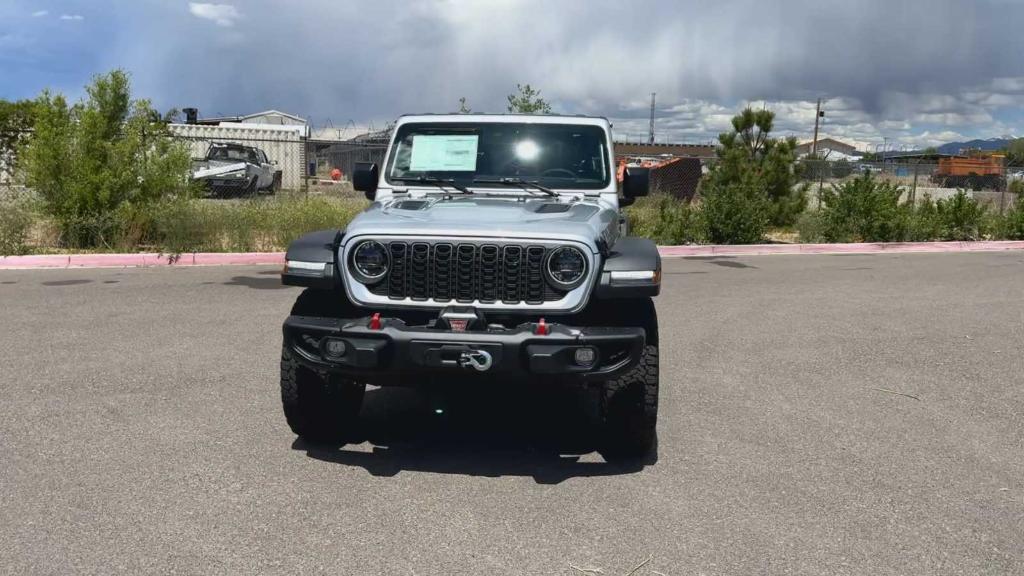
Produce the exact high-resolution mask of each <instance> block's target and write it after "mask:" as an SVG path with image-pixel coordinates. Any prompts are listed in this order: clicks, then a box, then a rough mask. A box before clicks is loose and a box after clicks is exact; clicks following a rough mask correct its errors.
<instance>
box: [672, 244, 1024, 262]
mask: <svg viewBox="0 0 1024 576" xmlns="http://www.w3.org/2000/svg"><path fill="white" fill-rule="evenodd" d="M1003 250H1024V241H1016V240H1000V241H978V242H876V243H856V244H747V245H736V246H731V245H722V244H715V245H702V246H659V247H658V251H659V252H660V253H661V255H662V256H664V257H667V258H671V257H686V256H766V255H770V254H906V253H920V252H932V253H947V252H998V251H1003Z"/></svg>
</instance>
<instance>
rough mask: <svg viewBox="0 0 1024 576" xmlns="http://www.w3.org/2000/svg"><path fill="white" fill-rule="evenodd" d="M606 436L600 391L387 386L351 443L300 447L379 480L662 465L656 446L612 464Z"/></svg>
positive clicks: (541, 480)
mask: <svg viewBox="0 0 1024 576" xmlns="http://www.w3.org/2000/svg"><path fill="white" fill-rule="evenodd" d="M599 434H600V427H599V426H598V424H597V416H596V396H595V393H593V392H590V393H588V392H584V391H582V390H575V389H557V390H550V389H548V390H539V389H521V388H520V389H507V388H503V389H494V388H491V389H482V388H472V389H467V388H465V387H459V388H443V389H433V390H432V391H431V392H424V391H420V390H413V389H405V388H380V389H373V390H367V392H366V397H365V400H364V402H363V409H362V412H361V413H360V415H359V419H358V422H357V423H356V425H355V430H354V431H353V433H352V436H351V438H350V441H349V442H348V443H347V444H342V445H322V444H313V443H309V442H306V441H304V440H302V439H298V440H296V441H295V442H294V443H293V444H292V448H293V449H295V450H302V451H305V452H306V454H307V455H308V456H309V457H310V458H314V459H317V460H322V461H325V462H334V463H337V464H344V465H347V466H359V467H361V468H364V469H365V470H366V471H367V472H369V473H370V474H372V475H374V476H378V477H391V476H395V475H397V474H398V473H399V472H402V471H415V472H433V473H437V474H462V475H469V476H484V477H500V476H530V477H532V478H533V479H534V481H535V482H537V483H538V484H558V483H560V482H563V481H565V480H567V479H569V478H577V477H585V476H611V475H620V474H630V473H635V472H639V471H641V470H643V468H644V467H645V466H648V465H651V464H654V463H655V462H656V461H657V449H655V450H654V451H653V452H652V454H651V455H649V456H647V457H646V458H645V459H642V460H631V461H616V460H606V459H605V458H604V457H603V456H601V455H600V453H599V452H598V447H599V439H600V436H599Z"/></svg>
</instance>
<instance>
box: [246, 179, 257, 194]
mask: <svg viewBox="0 0 1024 576" xmlns="http://www.w3.org/2000/svg"><path fill="white" fill-rule="evenodd" d="M259 186H260V179H259V176H253V177H252V181H251V182H249V185H248V186H246V187H245V193H246V195H248V196H250V197H252V196H256V194H257V192H259Z"/></svg>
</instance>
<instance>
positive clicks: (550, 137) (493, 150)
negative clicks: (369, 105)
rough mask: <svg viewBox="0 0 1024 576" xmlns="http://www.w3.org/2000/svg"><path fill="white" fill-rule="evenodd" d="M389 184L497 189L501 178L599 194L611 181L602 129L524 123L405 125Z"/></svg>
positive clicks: (393, 151) (397, 141) (394, 149)
mask: <svg viewBox="0 0 1024 576" xmlns="http://www.w3.org/2000/svg"><path fill="white" fill-rule="evenodd" d="M390 158H391V159H390V161H389V166H388V171H387V173H386V177H387V181H388V182H392V181H394V182H395V183H403V181H405V182H409V181H412V180H415V179H417V178H420V177H427V178H431V177H433V178H443V179H446V180H452V181H455V182H458V183H459V184H462V185H473V186H475V187H501V186H502V183H501V180H502V179H503V178H505V179H507V178H514V179H521V180H527V181H532V182H536V183H540V184H542V185H544V186H547V187H550V188H556V189H559V188H560V189H573V190H599V189H602V188H605V187H606V186H607V185H608V183H609V179H610V170H609V168H608V166H609V160H608V146H607V141H606V137H605V131H604V129H602V128H601V127H600V126H581V125H568V124H526V123H507V122H493V123H474V124H458V123H452V124H441V123H438V124H426V123H424V124H420V123H416V124H404V125H403V126H402V127H401V128H399V129H398V134H397V136H396V137H395V143H394V145H393V147H392V149H391V157H390Z"/></svg>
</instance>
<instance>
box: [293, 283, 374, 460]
mask: <svg viewBox="0 0 1024 576" xmlns="http://www.w3.org/2000/svg"><path fill="white" fill-rule="evenodd" d="M351 308H352V306H351V304H349V303H348V299H347V298H345V296H344V294H339V293H338V292H336V291H333V290H314V289H311V288H310V289H306V290H304V291H303V292H302V293H301V294H299V297H298V298H297V299H296V301H295V305H294V306H292V314H294V315H297V316H325V317H330V318H342V317H345V315H346V314H348V313H350V312H351ZM365 391H366V384H364V383H362V382H355V381H352V380H350V379H347V378H342V377H340V376H338V375H332V374H328V373H327V372H321V371H316V370H313V369H311V368H310V367H308V366H306V365H304V364H302V363H300V362H299V361H298V359H296V358H295V354H294V352H292V351H291V350H289V349H288V347H287V346H282V347H281V404H282V407H283V408H284V416H285V419H287V420H288V426H290V427H291V429H292V432H295V434H297V435H299V436H301V437H302V438H303V439H304V440H308V441H311V442H341V441H344V440H345V439H346V436H347V435H348V433H349V432H350V431H351V430H352V428H353V425H354V424H355V421H356V417H357V416H358V414H359V409H360V407H361V406H362V403H363V394H364V393H365Z"/></svg>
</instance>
